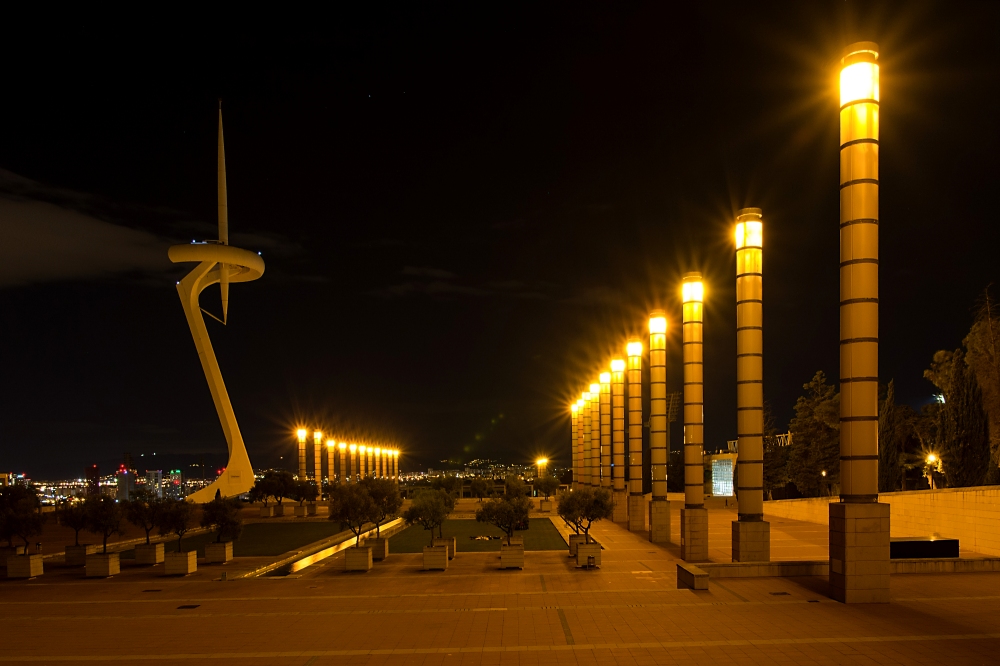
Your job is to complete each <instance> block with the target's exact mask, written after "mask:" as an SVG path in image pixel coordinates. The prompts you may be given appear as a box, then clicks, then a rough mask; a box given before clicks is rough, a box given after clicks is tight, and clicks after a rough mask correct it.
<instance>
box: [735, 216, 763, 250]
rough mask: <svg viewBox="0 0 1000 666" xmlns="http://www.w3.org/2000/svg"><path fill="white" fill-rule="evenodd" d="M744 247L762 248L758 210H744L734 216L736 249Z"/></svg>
mask: <svg viewBox="0 0 1000 666" xmlns="http://www.w3.org/2000/svg"><path fill="white" fill-rule="evenodd" d="M745 247H764V223H763V222H762V221H761V210H760V208H744V209H742V210H741V211H740V212H739V213H737V214H736V249H737V250H742V249H743V248H745Z"/></svg>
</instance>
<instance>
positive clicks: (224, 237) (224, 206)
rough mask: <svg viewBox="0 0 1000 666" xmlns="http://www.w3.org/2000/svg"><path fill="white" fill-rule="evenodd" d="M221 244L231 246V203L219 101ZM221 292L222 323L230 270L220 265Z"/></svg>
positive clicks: (227, 309) (224, 318) (226, 312)
mask: <svg viewBox="0 0 1000 666" xmlns="http://www.w3.org/2000/svg"><path fill="white" fill-rule="evenodd" d="M219 242H220V243H222V244H223V245H229V202H228V197H227V195H226V145H225V142H224V141H223V138H222V100H221V99H220V100H219ZM219 290H220V292H221V293H222V323H223V324H225V323H226V320H227V319H228V314H229V268H228V267H227V266H226V264H222V263H220V264H219Z"/></svg>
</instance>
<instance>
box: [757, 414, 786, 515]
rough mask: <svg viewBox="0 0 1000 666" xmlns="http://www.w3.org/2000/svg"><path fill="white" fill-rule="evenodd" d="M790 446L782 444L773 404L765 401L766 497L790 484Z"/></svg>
mask: <svg viewBox="0 0 1000 666" xmlns="http://www.w3.org/2000/svg"><path fill="white" fill-rule="evenodd" d="M788 450H789V447H788V446H781V445H780V444H779V441H778V430H777V428H775V427H774V415H773V413H772V412H771V405H770V403H769V402H768V401H766V400H765V401H764V463H763V466H764V497H765V498H766V499H772V496H773V492H774V491H775V490H778V489H783V488H784V487H785V486H786V485H787V484H788Z"/></svg>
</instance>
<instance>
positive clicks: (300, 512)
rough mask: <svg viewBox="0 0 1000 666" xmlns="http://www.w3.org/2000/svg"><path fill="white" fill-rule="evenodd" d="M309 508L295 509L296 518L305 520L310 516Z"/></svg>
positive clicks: (300, 507) (298, 507) (299, 507)
mask: <svg viewBox="0 0 1000 666" xmlns="http://www.w3.org/2000/svg"><path fill="white" fill-rule="evenodd" d="M308 511H309V507H307V506H297V507H295V517H296V518H305V517H306V516H307V515H308Z"/></svg>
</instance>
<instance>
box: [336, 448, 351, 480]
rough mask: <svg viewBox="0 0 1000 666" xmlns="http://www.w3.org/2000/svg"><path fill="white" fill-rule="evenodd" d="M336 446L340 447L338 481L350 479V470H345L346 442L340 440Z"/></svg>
mask: <svg viewBox="0 0 1000 666" xmlns="http://www.w3.org/2000/svg"><path fill="white" fill-rule="evenodd" d="M337 448H339V449H340V476H339V477H338V478H337V480H338V481H339V482H340V483H347V482H348V481H350V472H347V442H341V443H340V444H339V445H338V446H337Z"/></svg>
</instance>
